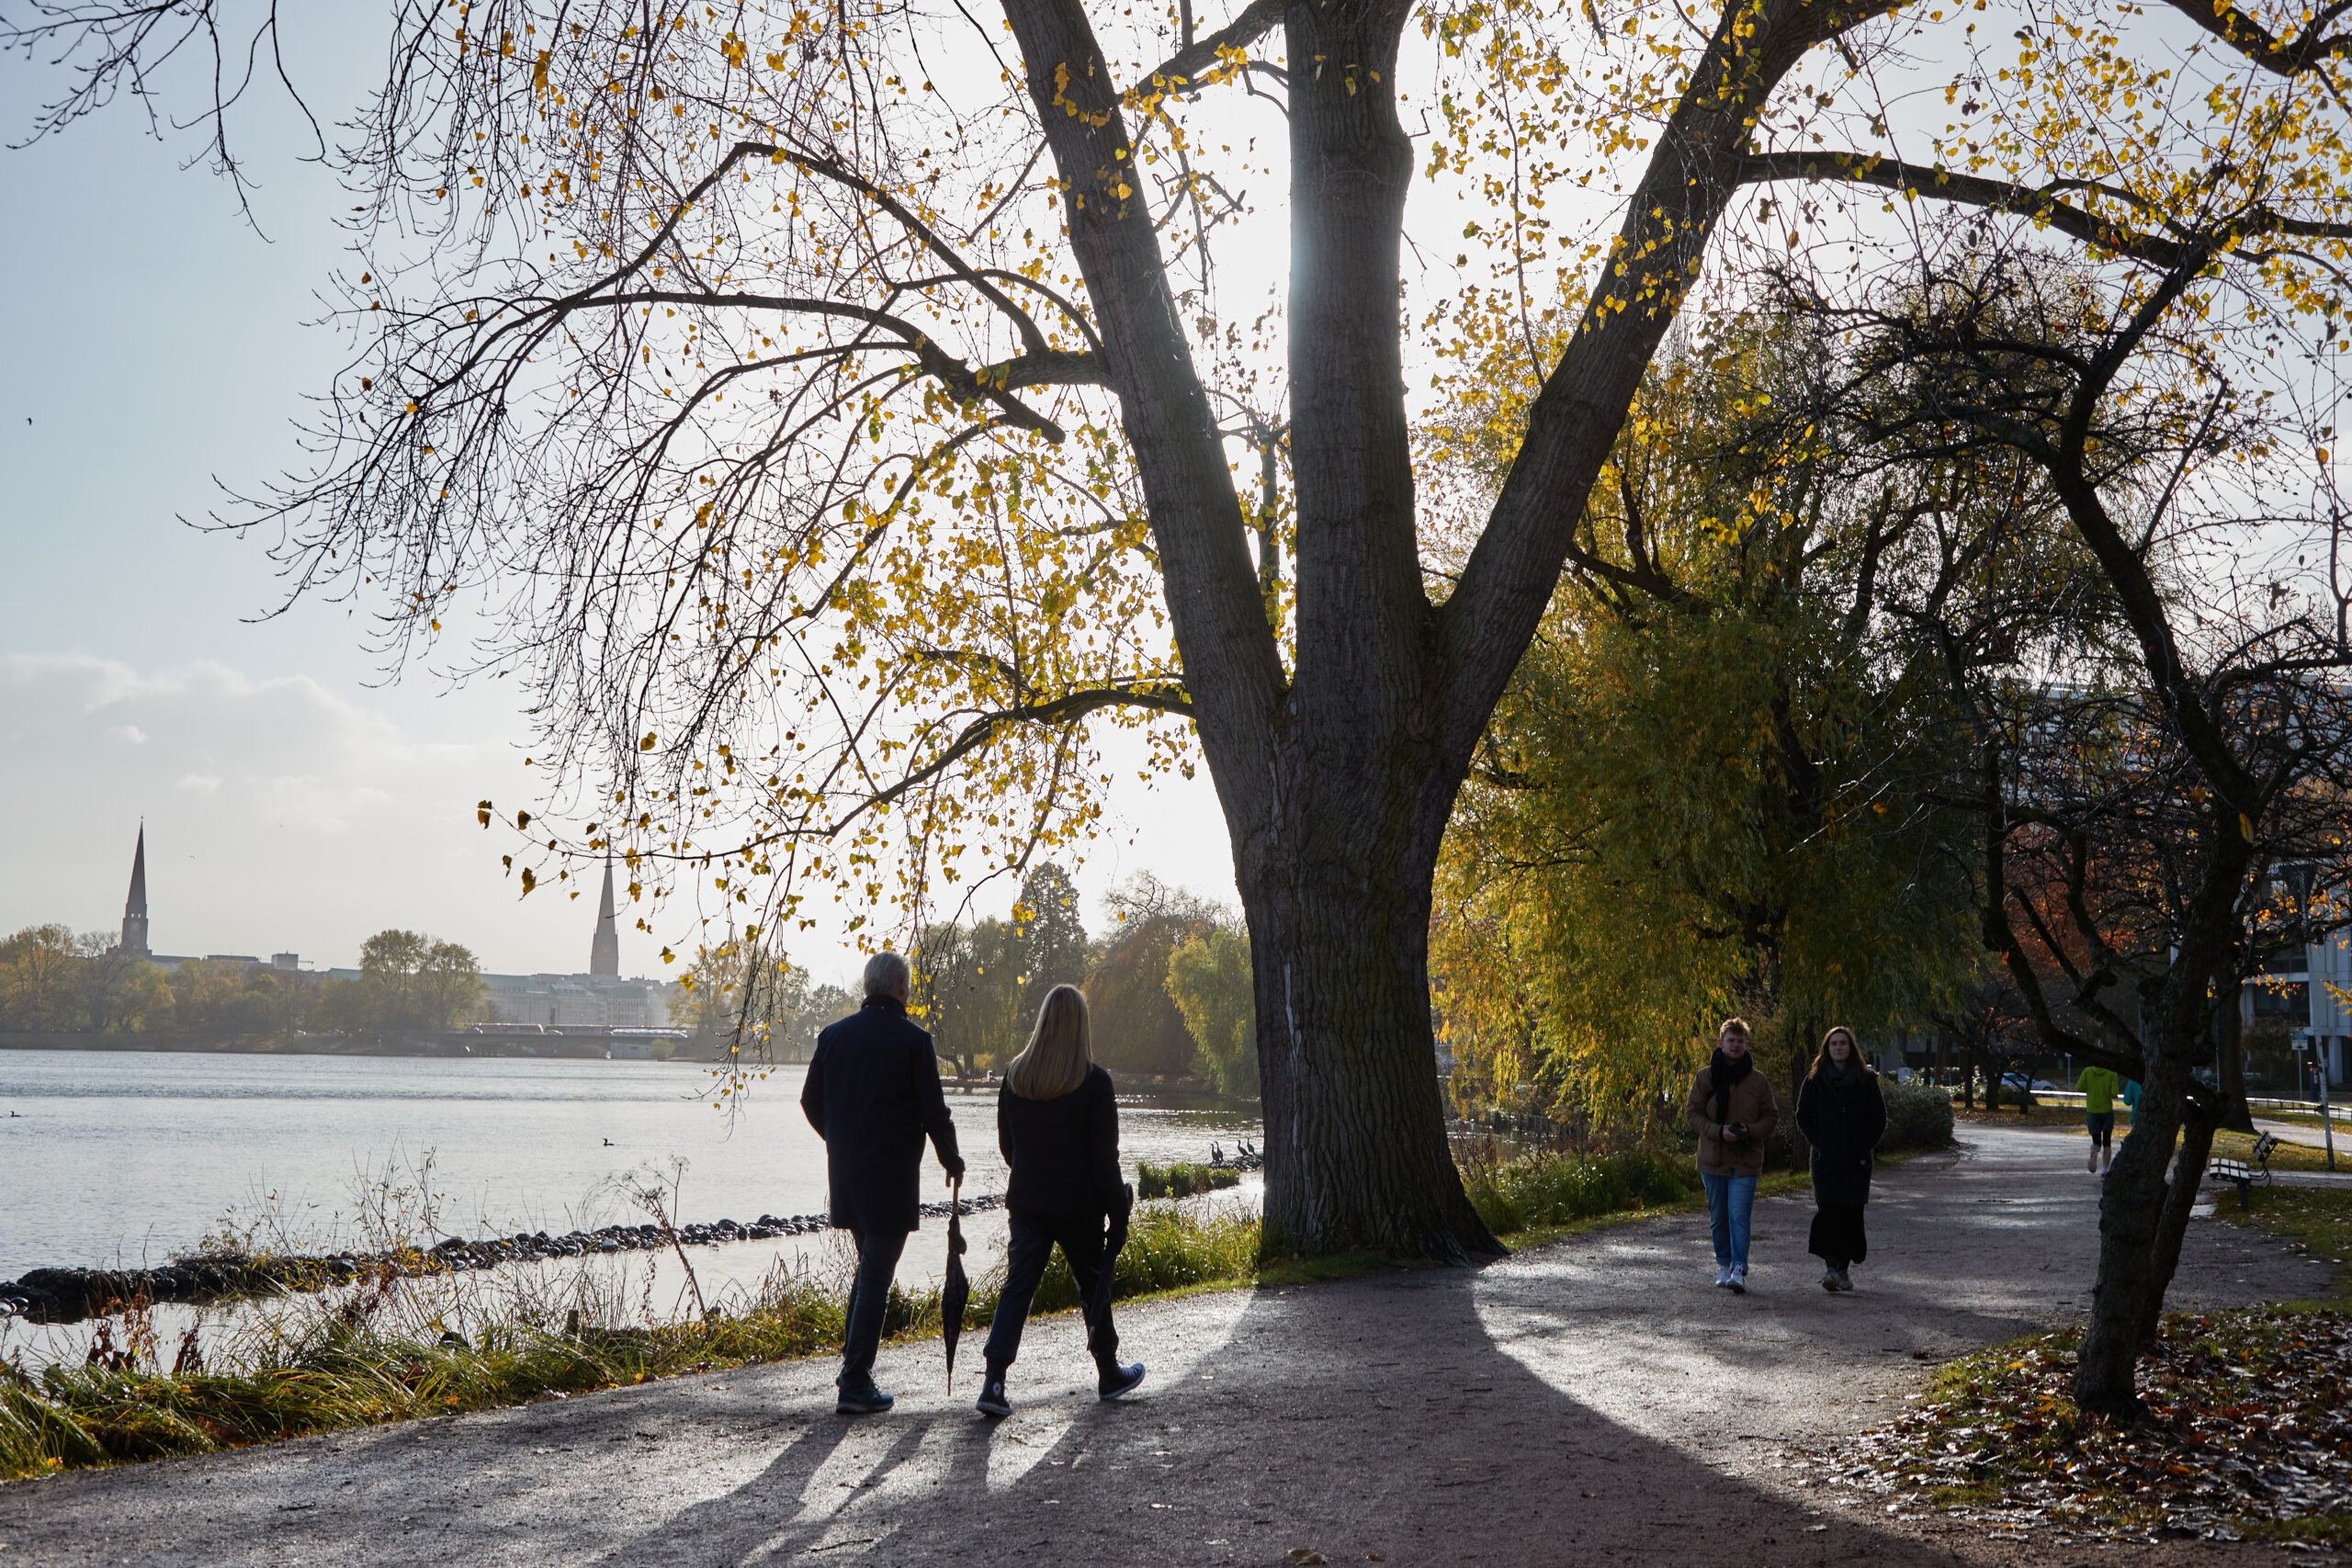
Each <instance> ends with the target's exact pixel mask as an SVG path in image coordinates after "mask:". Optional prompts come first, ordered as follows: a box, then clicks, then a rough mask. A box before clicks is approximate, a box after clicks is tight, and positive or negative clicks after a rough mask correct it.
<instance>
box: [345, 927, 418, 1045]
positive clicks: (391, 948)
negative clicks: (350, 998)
mask: <svg viewBox="0 0 2352 1568" xmlns="http://www.w3.org/2000/svg"><path fill="white" fill-rule="evenodd" d="M432 953H433V939H432V938H431V937H429V936H426V935H424V933H423V932H422V931H401V930H399V929H397V928H394V929H391V930H387V931H378V932H377V933H376V934H375V935H374V936H371V937H369V938H368V940H367V941H366V942H361V943H360V944H359V977H360V980H361V981H362V983H363V984H364V985H365V986H366V987H367V990H368V998H369V1001H368V1008H367V1023H366V1025H365V1027H366V1028H368V1030H370V1031H381V1030H387V1029H418V1028H424V1027H426V1025H425V1024H424V1000H423V997H422V994H421V993H422V991H423V989H424V987H423V985H422V983H421V976H423V975H424V965H425V964H426V962H427V960H428V959H429V958H430V957H431V955H432Z"/></svg>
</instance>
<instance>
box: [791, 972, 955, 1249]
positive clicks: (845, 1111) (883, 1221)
mask: <svg viewBox="0 0 2352 1568" xmlns="http://www.w3.org/2000/svg"><path fill="white" fill-rule="evenodd" d="M800 1109H801V1110H802V1111H804V1112H806V1113H807V1115H808V1117H809V1125H810V1126H811V1127H814V1128H816V1129H817V1135H818V1136H819V1137H820V1138H822V1139H824V1140H825V1176H826V1179H827V1180H828V1182H829V1183H830V1184H831V1189H832V1217H833V1224H837V1225H841V1226H844V1227H846V1228H847V1229H850V1230H854V1231H869V1230H871V1231H910V1230H913V1229H915V1228H916V1226H917V1224H919V1218H918V1215H919V1200H918V1199H917V1197H916V1187H917V1184H918V1183H919V1182H920V1181H921V1180H922V1140H923V1134H926V1133H928V1134H931V1142H932V1146H933V1147H934V1148H936V1149H937V1150H938V1151H939V1159H940V1163H941V1164H943V1165H945V1166H948V1167H949V1168H960V1167H961V1166H962V1164H963V1156H962V1155H960V1154H959V1153H957V1152H956V1123H955V1122H952V1121H950V1120H949V1119H948V1116H947V1097H946V1096H945V1095H944V1094H942V1093H941V1092H940V1089H939V1058H938V1057H936V1056H934V1055H932V1054H931V1036H930V1035H928V1034H926V1033H924V1032H922V1030H921V1029H919V1028H917V1027H916V1026H915V1024H914V1023H913V1022H911V1021H910V1020H909V1019H908V1017H907V1010H906V1007H905V1006H904V1004H902V1003H900V1002H899V1001H898V1000H897V999H896V998H890V997H868V998H865V1006H864V1007H863V1008H860V1009H859V1010H857V1012H856V1013H855V1014H854V1016H852V1017H849V1018H845V1019H843V1020H842V1021H840V1022H839V1023H836V1024H833V1025H831V1027H830V1028H828V1029H827V1030H826V1031H825V1032H823V1033H822V1034H820V1035H819V1036H817V1054H816V1055H814V1056H812V1057H810V1058H809V1081H808V1082H807V1083H805V1084H804V1085H802V1086H801V1089H800Z"/></svg>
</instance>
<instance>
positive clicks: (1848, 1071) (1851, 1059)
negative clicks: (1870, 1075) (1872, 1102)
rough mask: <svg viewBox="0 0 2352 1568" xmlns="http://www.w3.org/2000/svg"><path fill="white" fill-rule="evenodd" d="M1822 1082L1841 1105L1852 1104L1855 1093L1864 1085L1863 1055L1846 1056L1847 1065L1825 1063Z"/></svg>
mask: <svg viewBox="0 0 2352 1568" xmlns="http://www.w3.org/2000/svg"><path fill="white" fill-rule="evenodd" d="M1821 1084H1822V1087H1823V1088H1824V1089H1827V1090H1828V1091H1829V1094H1830V1097H1831V1098H1832V1099H1834V1100H1837V1101H1838V1105H1839V1106H1840V1107H1844V1106H1848V1105H1850V1104H1852V1103H1853V1101H1854V1096H1855V1094H1856V1093H1857V1091H1859V1090H1860V1089H1861V1087H1862V1059H1861V1057H1860V1056H1859V1055H1850V1056H1848V1057H1847V1058H1846V1065H1845V1066H1842V1067H1840V1066H1838V1065H1837V1064H1835V1063H1832V1062H1825V1063H1823V1064H1822V1067H1821Z"/></svg>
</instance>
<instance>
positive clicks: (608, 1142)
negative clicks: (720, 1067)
mask: <svg viewBox="0 0 2352 1568" xmlns="http://www.w3.org/2000/svg"><path fill="white" fill-rule="evenodd" d="M11 1114H14V1112H11ZM613 1146H614V1144H613V1141H612V1139H610V1138H606V1139H605V1147H606V1148H608V1149H609V1148H612V1147H613Z"/></svg>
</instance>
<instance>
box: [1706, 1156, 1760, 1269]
mask: <svg viewBox="0 0 2352 1568" xmlns="http://www.w3.org/2000/svg"><path fill="white" fill-rule="evenodd" d="M1699 1179H1700V1180H1701V1181H1703V1182H1705V1183H1706V1185H1707V1228H1708V1229H1710V1230H1712V1231H1713V1232H1714V1233H1715V1267H1716V1268H1718V1269H1738V1270H1739V1271H1740V1272H1741V1273H1743V1274H1744V1273H1746V1272H1747V1221H1748V1216H1749V1215H1750V1214H1751V1213H1754V1212H1755V1209H1756V1178H1754V1177H1752V1176H1709V1175H1706V1174H1705V1173H1703V1172H1702V1173H1701V1175H1700V1177H1699Z"/></svg>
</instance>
